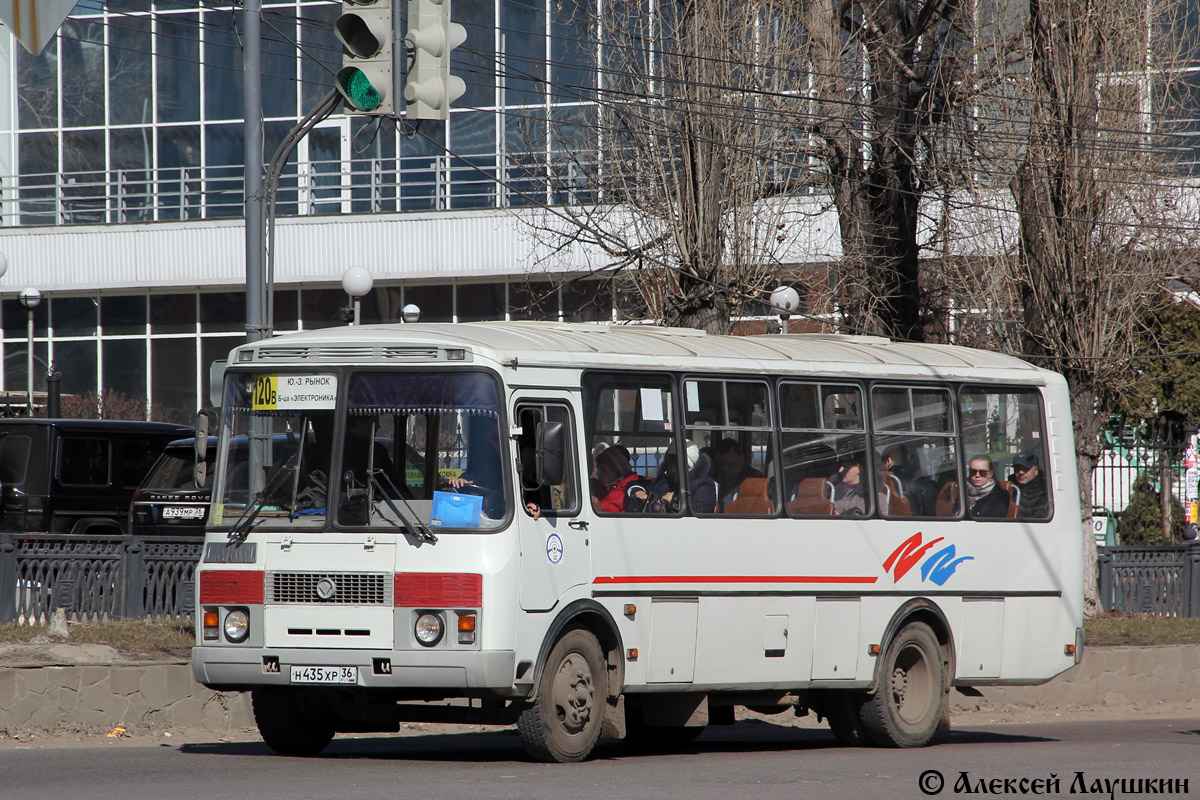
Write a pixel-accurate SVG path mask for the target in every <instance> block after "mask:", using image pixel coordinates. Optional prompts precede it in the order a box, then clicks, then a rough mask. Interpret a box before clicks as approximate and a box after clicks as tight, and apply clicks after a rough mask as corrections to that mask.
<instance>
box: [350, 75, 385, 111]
mask: <svg viewBox="0 0 1200 800" xmlns="http://www.w3.org/2000/svg"><path fill="white" fill-rule="evenodd" d="M346 91H347V93H348V95H349V99H350V102H351V103H353V104H354V107H355V108H357V109H359V110H360V111H374V110H375V109H376V108H378V107H379V104H380V103H382V102H383V96H382V95H380V94H379V92H378V91H377V90H376V89H375V87H374V86H372V85H371V79H370V78H368V77H367V76H366V74H364V73H363V71H362V70H361V69H356V70H354V71H353V72H352V73H350V75H348V76H347V80H346Z"/></svg>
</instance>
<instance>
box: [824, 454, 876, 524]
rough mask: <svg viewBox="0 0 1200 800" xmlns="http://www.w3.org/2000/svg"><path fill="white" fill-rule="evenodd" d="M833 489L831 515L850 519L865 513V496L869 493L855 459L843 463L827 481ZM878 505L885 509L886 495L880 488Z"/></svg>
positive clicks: (860, 468)
mask: <svg viewBox="0 0 1200 800" xmlns="http://www.w3.org/2000/svg"><path fill="white" fill-rule="evenodd" d="M829 484H830V485H831V486H832V487H833V513H834V514H838V515H845V516H851V517H858V516H863V515H865V514H866V513H867V496H868V492H869V491H870V490H869V489H868V488H867V483H866V471H865V470H864V469H863V466H862V462H861V461H860V460H858V459H857V458H855V459H852V460H850V461H847V462H845V463H843V464H842V465H841V466H840V467H838V471H837V473H836V474H835V475H833V476H832V477H831V478H830V479H829ZM878 500H879V505H880V507H881V508H887V493H886V492H885V491H884V490H883V489H882V488H881V489H880V492H879V497H878Z"/></svg>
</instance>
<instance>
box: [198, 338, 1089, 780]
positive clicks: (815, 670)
mask: <svg viewBox="0 0 1200 800" xmlns="http://www.w3.org/2000/svg"><path fill="white" fill-rule="evenodd" d="M223 392H224V394H223V401H222V405H221V409H220V417H219V431H218V433H219V444H218V451H217V457H216V476H215V485H214V494H213V506H212V510H211V514H210V517H209V520H208V525H207V533H206V540H205V545H204V552H203V559H202V563H201V564H200V565H199V569H198V585H199V589H198V592H197V614H196V620H197V630H196V636H197V642H198V644H197V646H196V647H195V649H194V650H193V651H192V653H193V655H192V665H193V671H194V673H195V676H196V678H197V680H198V681H199V682H200V683H202V684H204V685H205V686H208V687H210V688H212V689H216V690H222V691H248V692H250V693H251V695H252V706H253V711H254V717H255V720H256V723H257V726H258V729H259V731H260V733H261V735H262V737H263V739H264V741H265V742H266V743H267V744H268V745H269V746H270V747H271V748H272V749H274V750H275V751H277V752H279V753H283V754H315V753H317V752H319V751H321V750H322V749H323V748H324V747H325V746H326V745H327V744H328V743H329V742H330V740H331V739H332V738H333V737H334V735H335V734H337V733H338V732H374V731H395V730H397V729H398V727H399V724H400V723H401V722H404V721H434V722H436V721H445V722H478V723H495V724H514V723H515V724H516V726H517V728H518V730H519V732H520V736H521V738H522V740H523V742H524V744H525V747H526V749H527V750H528V752H529V754H530V756H531V757H533V758H535V759H539V760H547V761H578V760H581V759H584V758H586V757H587V756H588V755H589V753H591V751H592V749H593V747H594V745H595V743H596V741H597V740H598V738H599V737H601V736H609V737H624V738H626V739H631V740H645V741H651V740H652V741H655V742H662V741H671V740H675V741H685V740H687V739H690V738H691V737H694V736H696V735H697V734H698V733H700V732H701V731H702V730H704V729H705V727H706V726H707V725H720V724H730V723H732V722H733V720H734V712H735V709H736V707H738V706H744V707H749V708H752V709H755V710H757V711H765V712H772V713H774V712H780V713H782V712H791V713H794V714H797V715H804V714H808V713H814V714H817V715H820V717H821V718H824V719H826V720H828V724H829V725H830V727H831V728H832V731H833V733H834V734H835V735H836V736H837V738H838V739H839V740H840V741H842V742H843V743H846V744H854V745H858V744H864V745H865V744H873V745H878V746H891V747H897V746H898V747H913V746H923V745H926V744H928V743H929V742H930V740H931V738H932V737H933V735H934V733H935V731H936V730H937V729H938V726H939V723H940V722H941V721H942V720H943V718H944V717H945V716H946V714H947V706H948V694H949V692H950V691H952V690H956V689H957V690H960V691H963V692H964V693H975V692H977V689H975V687H980V686H992V685H1030V684H1039V683H1044V682H1046V681H1048V680H1050V679H1051V678H1053V677H1054V676H1055V675H1058V674H1059V673H1061V672H1063V671H1065V670H1067V669H1069V668H1070V667H1071V666H1072V665H1074V664H1076V663H1078V661H1079V659H1080V658H1081V656H1082V648H1083V633H1082V628H1081V623H1082V597H1083V591H1082V574H1083V563H1082V547H1081V532H1080V518H1079V516H1078V513H1077V511H1078V497H1079V493H1078V487H1077V478H1076V472H1075V460H1074V450H1073V441H1072V431H1071V418H1070V412H1069V408H1070V403H1069V398H1068V394H1067V387H1066V383H1065V382H1064V380H1063V379H1062V378H1061V376H1059V375H1057V374H1055V373H1052V372H1048V371H1045V370H1043V369H1039V368H1037V367H1035V366H1032V365H1030V364H1028V363H1026V362H1023V361H1020V360H1017V359H1014V358H1010V357H1007V356H1004V355H1000V354H997V353H991V352H983V351H978V350H970V349H965V348H960V347H952V346H938V345H929V344H911V343H901V342H895V341H890V340H887V339H883V338H878V337H859V336H844V335H814V334H805V335H771V336H758V337H733V336H713V335H706V334H705V333H703V332H701V331H695V330H682V329H670V328H661V327H648V326H621V325H595V324H560V323H537V322H515V323H501V322H498V323H478V324H403V325H384V326H361V327H355V326H350V327H345V328H340V329H326V330H318V331H312V332H303V333H297V334H291V335H284V336H279V337H276V338H272V339H268V340H263V341H260V342H255V343H249V344H245V345H242V346H240V347H237V348H235V349H234V350H233V351H232V352H231V353H230V358H229V362H228V367H227V368H226V371H225V377H224V388H223ZM205 433H207V431H203V430H202V431H201V432H200V436H201V437H203V435H204V434H205ZM247 441H248V442H250V444H251V446H250V451H251V452H250V457H249V458H247V457H246V455H245V453H244V452H241V453H239V452H235V451H234V450H233V449H231V446H230V443H231V442H242V447H245V443H246V442H247ZM1031 473H1033V474H1034V477H1035V480H1033V481H1029V480H1028V478H1029V477H1030V474H1031ZM1023 481H1024V482H1023ZM985 495H986V496H987V497H989V498H990V500H989V502H988V503H987V504H985V503H983V502H982V500H981V498H983V497H984V496H985ZM993 501H997V502H993ZM985 505H986V506H987V507H988V510H987V511H986V512H984V511H982V510H981V509H983V508H984V507H985Z"/></svg>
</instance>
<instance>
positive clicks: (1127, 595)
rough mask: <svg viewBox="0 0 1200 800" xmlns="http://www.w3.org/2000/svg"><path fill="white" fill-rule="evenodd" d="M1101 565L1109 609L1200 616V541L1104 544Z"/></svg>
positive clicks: (1103, 602)
mask: <svg viewBox="0 0 1200 800" xmlns="http://www.w3.org/2000/svg"><path fill="white" fill-rule="evenodd" d="M1099 566H1100V605H1101V607H1102V608H1104V610H1105V611H1124V612H1126V613H1129V614H1155V615H1158V616H1161V617H1200V542H1191V543H1188V544H1176V545H1164V546H1160V547H1101V548H1100V565H1099Z"/></svg>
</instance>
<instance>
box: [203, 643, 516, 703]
mask: <svg viewBox="0 0 1200 800" xmlns="http://www.w3.org/2000/svg"><path fill="white" fill-rule="evenodd" d="M293 666H301V667H355V668H356V669H357V683H356V684H354V685H356V686H359V687H363V688H381V689H383V688H387V689H450V690H455V689H457V690H468V691H469V690H486V691H493V692H498V693H501V694H507V693H511V691H512V689H513V681H514V679H515V671H516V654H515V653H514V652H513V651H512V650H445V651H439V650H426V651H394V650H393V651H389V650H282V649H274V648H270V649H264V648H255V647H220V646H207V647H205V646H201V647H193V648H192V673H193V674H194V675H195V677H196V680H197V681H198V682H199V683H201V684H203V685H204V686H207V687H208V688H210V689H213V690H216V691H242V690H246V689H253V688H255V687H259V686H291V685H293V683H292V679H291V676H292V669H291V668H292V667H293ZM304 685H306V686H308V685H312V684H304ZM342 685H345V684H342ZM504 690H509V691H508V692H505V691H504Z"/></svg>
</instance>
